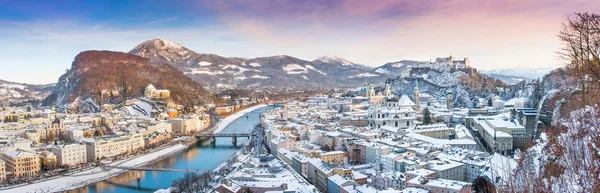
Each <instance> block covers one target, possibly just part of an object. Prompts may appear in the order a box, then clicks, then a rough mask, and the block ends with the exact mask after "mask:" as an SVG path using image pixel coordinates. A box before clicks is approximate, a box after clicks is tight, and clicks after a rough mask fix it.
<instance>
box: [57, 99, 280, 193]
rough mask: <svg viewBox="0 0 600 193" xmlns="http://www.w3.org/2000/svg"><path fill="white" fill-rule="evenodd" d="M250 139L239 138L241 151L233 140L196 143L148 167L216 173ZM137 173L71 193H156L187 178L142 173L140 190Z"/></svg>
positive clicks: (236, 125) (248, 122)
mask: <svg viewBox="0 0 600 193" xmlns="http://www.w3.org/2000/svg"><path fill="white" fill-rule="evenodd" d="M273 108H274V107H273V106H269V107H264V108H261V109H258V110H255V111H253V112H250V113H249V114H248V119H246V117H245V116H242V117H240V118H239V119H237V120H235V121H234V122H233V123H231V124H230V125H229V126H227V128H225V129H224V130H223V133H234V132H235V133H238V132H247V131H249V130H250V129H252V127H253V126H254V124H256V123H258V122H259V121H260V117H259V116H260V114H261V113H262V112H265V111H267V110H270V109H273ZM247 140H248V139H247V138H243V137H240V138H238V141H237V144H238V147H236V148H234V147H231V138H217V141H216V142H215V146H212V145H211V144H210V143H208V142H204V143H197V144H196V146H195V147H191V148H188V149H187V150H184V151H182V152H179V153H176V154H173V155H172V156H169V157H167V158H164V159H162V160H158V161H156V162H154V163H152V164H150V165H148V166H150V167H158V168H177V169H193V170H213V169H215V168H216V167H217V166H219V165H220V164H221V163H223V162H225V161H226V160H227V159H228V158H229V157H231V155H232V154H233V153H235V152H236V151H238V149H239V146H241V144H244V143H246V141H247ZM137 173H138V172H137V171H128V172H125V173H123V174H121V175H118V176H115V177H112V178H110V179H107V180H105V181H101V182H98V183H95V184H91V185H88V186H85V187H82V188H78V189H75V190H71V191H68V192H70V193H83V192H106V193H108V192H119V193H121V192H154V191H156V190H157V189H164V188H168V187H169V186H171V182H172V181H173V180H175V179H177V178H180V177H182V176H183V175H184V173H181V172H158V171H148V172H146V171H142V172H140V188H138V186H137V175H138V174H137Z"/></svg>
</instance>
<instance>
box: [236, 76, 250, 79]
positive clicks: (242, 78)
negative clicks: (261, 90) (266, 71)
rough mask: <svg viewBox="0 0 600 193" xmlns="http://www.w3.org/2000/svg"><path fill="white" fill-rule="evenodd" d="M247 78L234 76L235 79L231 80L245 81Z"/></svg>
mask: <svg viewBox="0 0 600 193" xmlns="http://www.w3.org/2000/svg"><path fill="white" fill-rule="evenodd" d="M247 78H248V77H245V76H236V77H234V78H233V79H234V80H246V79H247Z"/></svg>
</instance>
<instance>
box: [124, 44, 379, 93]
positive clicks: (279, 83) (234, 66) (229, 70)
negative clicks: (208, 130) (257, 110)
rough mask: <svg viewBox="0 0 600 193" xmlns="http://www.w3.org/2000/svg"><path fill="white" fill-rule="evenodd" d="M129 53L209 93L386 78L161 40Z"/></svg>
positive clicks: (337, 64) (345, 65)
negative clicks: (178, 74) (165, 66)
mask: <svg viewBox="0 0 600 193" xmlns="http://www.w3.org/2000/svg"><path fill="white" fill-rule="evenodd" d="M129 53H131V54H135V55H139V56H142V57H145V58H148V59H150V60H151V61H155V62H162V63H166V64H170V65H172V66H174V67H176V68H177V69H179V70H180V71H182V72H183V73H184V74H186V75H188V76H189V77H191V78H192V79H193V80H194V81H196V82H198V83H200V84H201V85H202V86H204V87H206V88H208V89H211V90H222V89H232V88H236V89H256V88H271V89H285V88H337V87H355V86H357V85H360V84H361V83H364V82H382V81H384V80H385V79H387V78H388V76H387V75H386V74H382V73H378V72H375V71H373V69H371V68H369V67H366V66H364V65H360V64H355V63H353V62H350V61H348V60H345V59H343V58H339V57H320V58H317V59H316V60H313V61H307V60H302V59H299V58H296V57H292V56H286V55H280V56H269V57H257V58H251V59H246V58H238V57H223V56H219V55H214V54H203V53H197V52H194V51H192V50H190V49H188V48H186V47H184V46H181V45H179V44H177V43H174V42H170V41H167V40H161V39H154V40H148V41H145V42H143V43H141V44H139V45H138V46H136V47H135V48H134V49H132V50H131V51H130V52H129Z"/></svg>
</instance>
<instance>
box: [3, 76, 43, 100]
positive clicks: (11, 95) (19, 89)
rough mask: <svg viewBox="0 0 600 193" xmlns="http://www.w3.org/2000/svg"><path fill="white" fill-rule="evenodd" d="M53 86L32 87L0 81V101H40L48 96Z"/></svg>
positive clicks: (31, 85)
mask: <svg viewBox="0 0 600 193" xmlns="http://www.w3.org/2000/svg"><path fill="white" fill-rule="evenodd" d="M53 88H54V84H46V85H33V84H23V83H16V82H9V81H5V80H0V101H2V102H7V103H12V104H16V103H20V102H25V101H41V100H43V99H44V98H45V97H46V96H48V95H50V93H51V92H52V89H53Z"/></svg>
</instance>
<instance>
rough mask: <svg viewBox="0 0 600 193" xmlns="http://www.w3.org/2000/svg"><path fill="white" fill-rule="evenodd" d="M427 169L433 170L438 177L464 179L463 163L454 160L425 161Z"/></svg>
mask: <svg viewBox="0 0 600 193" xmlns="http://www.w3.org/2000/svg"><path fill="white" fill-rule="evenodd" d="M427 166H428V169H429V170H431V171H434V172H435V173H436V175H437V177H438V178H442V179H448V180H455V181H464V180H465V164H463V163H460V162H454V161H439V160H432V161H429V162H427Z"/></svg>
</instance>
